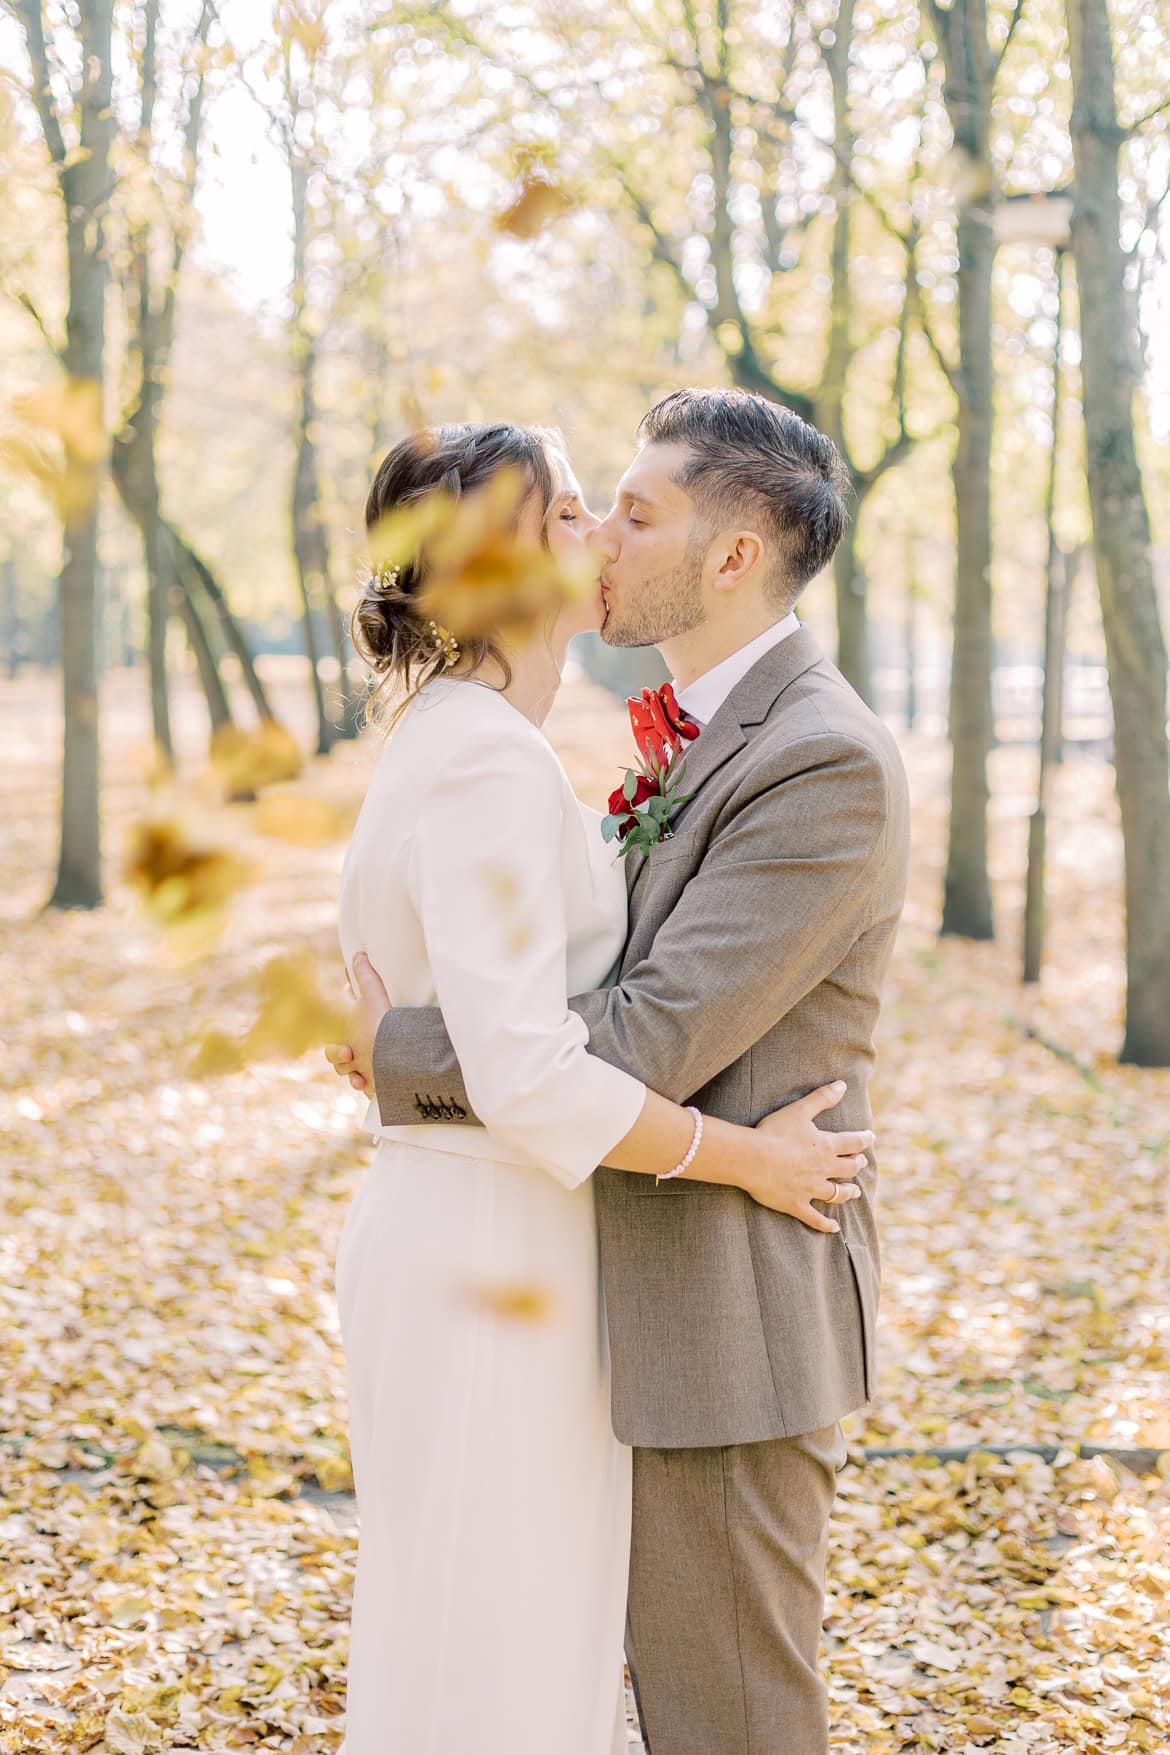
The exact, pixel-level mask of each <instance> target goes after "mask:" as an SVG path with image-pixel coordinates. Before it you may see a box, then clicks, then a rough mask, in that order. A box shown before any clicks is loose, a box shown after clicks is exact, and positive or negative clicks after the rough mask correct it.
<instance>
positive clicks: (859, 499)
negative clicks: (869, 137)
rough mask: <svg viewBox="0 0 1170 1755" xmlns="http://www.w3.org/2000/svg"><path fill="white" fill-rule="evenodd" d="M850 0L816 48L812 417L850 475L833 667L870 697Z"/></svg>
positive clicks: (837, 567) (836, 560)
mask: <svg viewBox="0 0 1170 1755" xmlns="http://www.w3.org/2000/svg"><path fill="white" fill-rule="evenodd" d="M853 14H854V0H840V4H839V5H838V8H837V17H836V18H835V20H834V21H833V31H832V40H831V41H826V42H824V43H823V44H822V47H821V54H822V56H823V58H824V62H825V66H826V67H827V69H828V72H829V81H830V84H831V85H832V88H833V150H834V153H835V163H834V169H833V181H832V197H833V233H832V238H831V241H830V245H829V284H830V292H829V338H828V344H827V346H826V348H825V358H824V364H823V365H822V367H821V382H820V386H819V388H818V390H817V395H816V418H817V424H818V426H820V428H821V429H822V431H823V432H825V433H827V434H828V436H829V438H830V439H832V441H833V443H834V445H836V447H837V449H838V451H840V453H841V456H842V457H843V458H844V460H845V462H846V464H847V465H848V467H849V472H850V475H851V476H852V478H853V487H854V495H855V498H854V504H853V506H852V508H851V513H852V515H851V517H850V519H849V522H848V524H847V525H846V527H845V534H844V536H843V537H842V538H841V541H840V543H839V545H838V547H837V552H836V554H835V555H834V556H833V585H834V594H835V598H836V606H837V667H838V669H839V670H840V671H841V672H842V674H843V675H844V676H845V677H846V679H847V680H848V681H849V682H851V683H852V684H853V687H854V688H855V689H856V690H857V693H858V694H859V695H860V696H861V698H862V700H863V701H865V702H867V703H868V704H869V705H872V704H873V676H872V671H871V665H870V654H869V614H868V609H869V606H868V604H867V601H866V579H865V574H864V573H863V571H862V569H861V567H860V566H859V564H858V559H857V531H858V523H859V521H860V518H861V508H862V505H863V503H864V500H865V486H864V482H863V480H862V479H861V477H860V475H859V472H858V471H857V469H855V468H854V465H853V461H852V458H851V457H850V454H849V444H848V441H847V439H846V437H845V386H846V384H847V382H848V378H849V366H850V362H851V360H852V357H853V280H852V274H851V260H850V259H851V255H852V245H853V185H852V181H851V167H852V163H853V150H854V137H853V130H852V128H851V127H850V123H849V69H850V63H851V61H852V56H853Z"/></svg>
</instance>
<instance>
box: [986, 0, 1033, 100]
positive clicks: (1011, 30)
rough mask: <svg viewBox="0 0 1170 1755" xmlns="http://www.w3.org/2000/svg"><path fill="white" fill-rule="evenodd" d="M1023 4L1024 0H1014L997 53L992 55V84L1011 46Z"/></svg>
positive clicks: (1022, 13)
mask: <svg viewBox="0 0 1170 1755" xmlns="http://www.w3.org/2000/svg"><path fill="white" fill-rule="evenodd" d="M1024 5H1025V0H1016V3H1015V5H1014V6H1013V8H1012V15H1011V17H1010V19H1009V20H1008V27H1007V35H1006V36H1005V37H1004V39H1003V42H1002V43H1001V45H1000V49H999V53H998V55H994V56H993V57H992V62H991V78H992V83H993V84H994V82H995V80H996V79H997V78H998V77H999V70H1000V68H1001V67H1002V66H1003V63H1004V57H1005V56H1006V55H1007V52H1008V50H1009V49H1010V48H1011V46H1012V38H1013V37H1014V36H1015V34H1016V26H1017V25H1018V24H1019V22H1020V20H1021V18H1023V16H1024Z"/></svg>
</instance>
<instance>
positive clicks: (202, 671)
mask: <svg viewBox="0 0 1170 1755" xmlns="http://www.w3.org/2000/svg"><path fill="white" fill-rule="evenodd" d="M167 570H168V573H169V572H170V571H171V568H170V564H169V562H168V569H167ZM178 608H179V615H180V618H181V619H182V623H183V626H184V628H185V629H186V632H187V644H188V645H189V646H190V648H191V651H192V653H193V655H194V658H195V668H196V670H197V671H198V672H199V683H200V686H201V688H202V690H203V698H204V700H205V701H206V702H207V716H208V718H209V719H210V721H211V729H212V731H213V732H216V731H218V730H219V729H220V727H221V726H224V725H232V724H234V722H235V721H234V718H233V715H232V706H231V701H230V700H229V699H228V692H227V689H226V688H225V687H224V681H223V677H222V676H221V675H220V670H219V663H218V660H217V659H216V656H215V650H214V648H213V646H212V644H211V641H210V640H209V639H208V637H207V629H206V628H205V627H204V625H203V618H202V616H201V615H200V614H199V611H198V609H197V608H196V607H195V604H194V603H193V602H192V600H191V598H190V596H189V595H188V593H187V592H185V591H180V592H179V593H178Z"/></svg>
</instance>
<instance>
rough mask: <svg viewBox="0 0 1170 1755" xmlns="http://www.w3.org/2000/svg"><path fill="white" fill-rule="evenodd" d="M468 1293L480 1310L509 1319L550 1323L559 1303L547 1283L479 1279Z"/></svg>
mask: <svg viewBox="0 0 1170 1755" xmlns="http://www.w3.org/2000/svg"><path fill="white" fill-rule="evenodd" d="M466 1295H467V1297H468V1298H469V1300H470V1301H471V1303H472V1304H474V1305H476V1306H477V1307H478V1308H479V1309H480V1310H486V1311H487V1312H488V1314H489V1315H491V1316H498V1317H500V1318H501V1319H503V1320H505V1321H508V1322H532V1323H539V1322H547V1321H548V1320H549V1318H550V1317H551V1316H552V1313H553V1310H554V1308H555V1305H556V1299H555V1298H554V1297H553V1294H552V1293H551V1292H550V1290H549V1289H548V1287H547V1286H535V1285H529V1284H527V1283H525V1282H523V1281H519V1280H516V1281H512V1280H498V1281H497V1280H483V1281H477V1282H476V1283H475V1284H474V1285H470V1286H468V1287H467V1294H466Z"/></svg>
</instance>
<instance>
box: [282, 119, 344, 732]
mask: <svg viewBox="0 0 1170 1755" xmlns="http://www.w3.org/2000/svg"><path fill="white" fill-rule="evenodd" d="M288 169H289V178H290V181H291V184H292V213H293V316H292V328H291V335H290V340H291V345H292V353H293V365H294V369H295V371H296V378H297V388H298V399H297V427H296V460H295V462H294V465H293V483H292V530H293V556H294V558H295V561H296V568H297V583H298V585H299V587H300V593H301V606H302V621H303V626H304V630H305V655H306V657H307V658H308V661H309V681H310V684H311V686H312V690H313V706H314V709H315V711H316V715H317V754H318V755H319V756H327V755H328V754H329V751H330V750H331V749H332V747H333V744H334V740H335V733H334V729H333V725H332V724H331V722H330V719H329V715H328V713H327V711H326V707H325V690H324V687H323V686H322V682H321V669H320V651H319V647H318V644H317V629H316V625H315V622H314V616H313V610H314V606H315V604H316V603H317V602H318V600H319V597H320V595H321V594H322V592H323V590H324V586H325V581H326V579H327V578H328V574H329V556H328V553H327V551H326V545H325V532H324V530H323V528H322V526H321V521H320V517H319V508H318V501H319V499H320V492H319V488H318V482H317V450H316V446H315V444H314V442H313V423H314V419H315V417H316V409H315V406H314V398H313V380H314V376H315V371H316V359H317V356H316V346H315V343H314V341H313V338H312V336H311V335H310V334H309V333H308V329H307V326H306V322H305V316H306V299H307V294H306V288H305V274H306V267H307V262H306V254H307V239H308V207H309V171H308V166H307V165H306V164H305V162H304V161H303V160H302V159H300V158H298V157H297V156H296V150H295V147H293V145H292V142H291V138H290V151H289V166H288ZM343 674H344V673H343Z"/></svg>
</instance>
